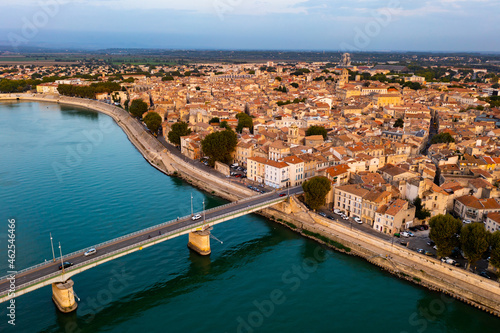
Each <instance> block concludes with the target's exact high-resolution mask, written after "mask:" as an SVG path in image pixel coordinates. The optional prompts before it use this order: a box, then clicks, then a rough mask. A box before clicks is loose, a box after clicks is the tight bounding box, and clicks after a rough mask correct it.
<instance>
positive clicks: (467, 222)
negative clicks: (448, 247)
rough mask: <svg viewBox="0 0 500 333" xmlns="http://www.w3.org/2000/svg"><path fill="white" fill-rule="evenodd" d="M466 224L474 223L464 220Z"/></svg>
mask: <svg viewBox="0 0 500 333" xmlns="http://www.w3.org/2000/svg"><path fill="white" fill-rule="evenodd" d="M463 222H464V223H465V224H470V223H471V222H472V221H471V220H464V221H463Z"/></svg>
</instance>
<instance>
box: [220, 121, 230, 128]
mask: <svg viewBox="0 0 500 333" xmlns="http://www.w3.org/2000/svg"><path fill="white" fill-rule="evenodd" d="M219 127H220V128H225V129H228V130H230V129H231V126H229V124H228V123H227V121H225V120H223V121H222V122H221V123H220V124H219Z"/></svg>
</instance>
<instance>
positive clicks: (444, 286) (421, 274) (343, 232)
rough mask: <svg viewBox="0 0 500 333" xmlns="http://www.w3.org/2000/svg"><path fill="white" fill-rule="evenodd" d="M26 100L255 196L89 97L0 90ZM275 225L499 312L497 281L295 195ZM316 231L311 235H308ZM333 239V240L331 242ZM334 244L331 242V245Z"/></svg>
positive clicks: (204, 184) (272, 212)
mask: <svg viewBox="0 0 500 333" xmlns="http://www.w3.org/2000/svg"><path fill="white" fill-rule="evenodd" d="M16 99H19V100H28V101H40V102H54V103H63V104H69V105H73V106H77V107H83V108H88V109H91V110H95V111H98V112H102V113H104V114H107V115H109V116H110V117H112V118H113V119H114V120H115V121H116V123H117V124H118V125H119V126H120V127H121V128H122V129H123V131H124V132H125V133H126V134H127V136H128V138H129V140H130V141H131V142H132V144H134V146H135V147H136V148H137V149H138V150H139V152H140V153H141V154H142V155H143V156H144V158H145V159H146V160H147V161H148V162H149V163H150V164H151V165H152V166H153V167H155V168H157V169H158V170H160V171H162V172H164V173H166V174H169V175H176V176H180V177H182V178H183V179H185V180H186V181H188V182H189V183H191V184H192V185H194V186H196V187H199V188H201V189H203V190H205V191H207V192H209V193H212V194H215V195H217V196H220V197H223V198H225V199H228V200H232V201H233V200H238V199H240V198H243V197H248V196H252V195H255V192H253V191H251V190H248V189H245V188H243V187H240V186H235V185H234V184H231V183H230V182H227V181H225V180H224V179H220V178H218V177H215V176H213V175H211V174H209V173H207V172H205V171H203V170H200V169H198V168H196V167H194V166H193V165H191V164H189V163H187V162H186V161H184V160H183V159H181V158H179V157H177V156H175V155H173V154H171V153H170V152H168V151H167V150H166V149H165V148H164V147H163V145H161V144H160V143H159V142H158V140H156V139H155V138H154V137H153V136H151V135H150V134H149V133H147V132H146V130H145V129H144V127H143V126H142V125H141V124H140V123H139V122H138V121H137V120H135V119H133V118H131V117H130V115H129V114H128V113H127V112H126V111H125V110H123V109H121V108H118V107H115V106H111V105H107V104H104V103H101V102H98V101H94V100H87V99H81V98H72V97H64V96H54V95H40V94H0V101H1V100H16ZM260 214H261V215H263V216H266V217H268V218H270V219H272V220H274V221H276V222H278V223H282V224H284V225H287V226H288V227H290V228H292V229H294V230H296V231H298V232H300V233H301V234H302V235H303V236H305V237H309V238H313V239H315V240H316V241H318V242H320V243H324V244H326V242H325V241H324V240H322V239H319V238H318V236H317V235H320V237H324V239H327V240H331V241H329V242H328V244H327V245H329V246H332V247H336V248H337V250H340V251H342V252H345V253H348V254H354V255H357V256H360V257H363V258H365V259H366V260H367V261H369V262H371V263H373V264H375V265H377V266H379V267H381V268H383V269H385V270H387V271H389V272H391V273H393V274H396V275H398V276H399V277H401V278H405V279H408V280H409V281H412V282H414V283H418V284H421V285H423V286H425V287H427V288H429V289H431V290H436V291H440V292H444V293H446V294H449V295H452V296H453V297H455V298H457V299H459V300H461V301H463V302H465V303H468V304H470V305H473V306H475V307H478V308H480V309H483V310H485V311H487V312H489V313H492V314H495V315H497V316H500V287H499V285H498V283H497V282H495V281H491V280H488V279H485V278H482V277H480V276H478V275H476V274H473V273H471V272H468V271H466V270H463V269H459V268H456V267H454V266H450V265H447V264H444V263H441V262H440V261H439V260H437V259H434V258H429V257H426V256H423V255H421V254H418V253H416V252H413V251H410V250H409V249H407V248H404V247H401V246H399V245H397V244H396V245H392V244H391V243H388V242H385V241H383V240H381V239H379V238H377V237H374V236H372V235H369V234H366V233H363V232H361V231H358V230H351V229H350V228H348V227H346V226H345V225H343V224H341V223H338V222H335V221H331V220H329V219H325V218H322V217H321V216H319V215H317V214H315V213H311V212H310V211H309V210H308V209H307V208H305V207H304V206H303V204H302V203H300V202H299V201H298V200H297V199H295V198H292V200H291V201H289V202H288V203H280V204H278V205H276V206H275V207H272V208H267V209H264V210H263V211H261V212H260ZM314 234H316V235H314ZM332 241H333V242H332ZM332 244H334V245H332ZM335 244H337V245H335Z"/></svg>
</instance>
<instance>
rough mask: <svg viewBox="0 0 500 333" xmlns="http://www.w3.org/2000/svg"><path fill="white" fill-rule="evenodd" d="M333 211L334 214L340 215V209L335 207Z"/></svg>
mask: <svg viewBox="0 0 500 333" xmlns="http://www.w3.org/2000/svg"><path fill="white" fill-rule="evenodd" d="M333 212H334V213H335V214H339V215H340V213H342V212H341V211H340V209H337V208H335V209H334V210H333Z"/></svg>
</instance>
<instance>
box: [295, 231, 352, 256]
mask: <svg viewBox="0 0 500 333" xmlns="http://www.w3.org/2000/svg"><path fill="white" fill-rule="evenodd" d="M303 232H304V234H306V235H308V236H311V237H314V238H317V239H319V240H321V241H323V242H325V243H327V244H330V245H333V246H334V247H336V248H337V249H339V250H344V251H345V252H351V248H349V247H347V246H344V245H343V244H341V243H339V242H336V241H334V240H333V239H330V238H328V237H325V236H323V235H320V234H318V233H316V232H311V231H309V230H303Z"/></svg>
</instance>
